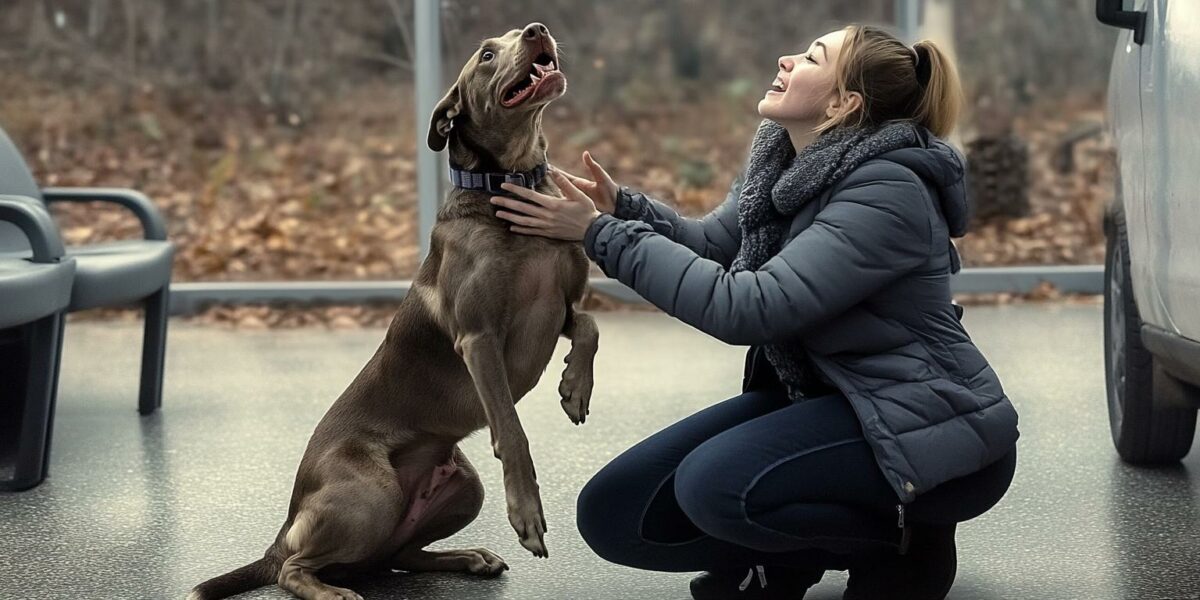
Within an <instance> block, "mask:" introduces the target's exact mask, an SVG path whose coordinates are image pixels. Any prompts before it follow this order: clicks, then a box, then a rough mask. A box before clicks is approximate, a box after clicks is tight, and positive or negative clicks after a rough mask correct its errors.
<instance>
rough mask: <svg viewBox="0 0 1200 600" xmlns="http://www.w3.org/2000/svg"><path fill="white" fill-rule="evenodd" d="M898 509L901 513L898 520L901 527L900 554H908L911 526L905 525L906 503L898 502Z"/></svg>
mask: <svg viewBox="0 0 1200 600" xmlns="http://www.w3.org/2000/svg"><path fill="white" fill-rule="evenodd" d="M896 510H897V511H898V512H899V513H900V518H899V519H898V520H897V521H896V526H897V527H899V528H900V554H908V539H909V528H908V527H905V526H904V505H903V504H897V505H896Z"/></svg>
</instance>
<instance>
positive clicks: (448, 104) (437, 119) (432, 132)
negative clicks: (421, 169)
mask: <svg viewBox="0 0 1200 600" xmlns="http://www.w3.org/2000/svg"><path fill="white" fill-rule="evenodd" d="M460 112H462V96H461V95H459V93H458V84H457V83H455V84H454V86H452V87H451V88H450V91H448V92H446V95H445V96H444V97H443V98H442V100H441V101H440V102H438V103H437V107H436V108H434V109H433V116H432V117H430V119H429V148H430V149H431V150H433V151H434V152H441V151H442V150H443V149H445V147H446V139H447V138H448V137H449V135H450V128H451V127H453V126H454V117H456V116H458V114H459V113H460Z"/></svg>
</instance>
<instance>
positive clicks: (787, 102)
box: [758, 30, 846, 125]
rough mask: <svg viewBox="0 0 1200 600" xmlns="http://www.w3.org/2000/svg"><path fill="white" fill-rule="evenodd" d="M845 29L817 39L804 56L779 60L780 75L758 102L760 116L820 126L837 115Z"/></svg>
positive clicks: (779, 120)
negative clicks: (838, 72)
mask: <svg viewBox="0 0 1200 600" xmlns="http://www.w3.org/2000/svg"><path fill="white" fill-rule="evenodd" d="M845 37H846V32H845V31H843V30H838V31H833V32H830V33H827V34H825V35H823V36H821V37H819V38H817V39H816V41H814V42H813V43H812V45H811V46H809V47H808V50H807V51H805V52H804V53H803V54H793V55H790V56H781V57H779V75H778V76H777V77H776V78H775V81H774V82H772V83H771V87H770V88H769V89H768V90H767V93H766V95H765V96H763V99H762V100H760V101H759V103H758V114H759V115H760V116H762V117H763V118H766V119H771V120H772V121H775V122H777V123H789V122H791V123H812V124H813V125H816V124H818V123H820V122H821V121H824V120H825V119H826V118H827V117H830V116H833V115H832V114H830V111H831V110H835V109H836V105H837V103H836V102H834V100H835V99H836V97H837V86H836V81H837V79H836V73H835V65H837V58H838V52H840V51H841V48H842V40H843V39H844V38H845Z"/></svg>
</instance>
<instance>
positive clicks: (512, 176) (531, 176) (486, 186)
mask: <svg viewBox="0 0 1200 600" xmlns="http://www.w3.org/2000/svg"><path fill="white" fill-rule="evenodd" d="M545 178H546V164H545V163H542V164H540V165H538V166H536V167H534V168H533V170H531V171H513V172H508V173H494V172H487V171H485V172H476V171H468V170H466V169H460V168H458V167H456V166H455V165H453V164H451V165H450V183H453V184H454V186H455V187H459V188H462V189H464V190H486V191H488V192H490V193H493V194H502V195H505V196H512V195H513V194H511V193H509V192H508V191H507V190H505V189H503V188H501V187H500V184H503V183H513V184H516V185H519V186H523V187H527V188H529V189H533V187H534V186H536V185H537V184H539V183H541V181H542V180H543V179H545Z"/></svg>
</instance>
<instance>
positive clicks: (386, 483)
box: [279, 461, 400, 600]
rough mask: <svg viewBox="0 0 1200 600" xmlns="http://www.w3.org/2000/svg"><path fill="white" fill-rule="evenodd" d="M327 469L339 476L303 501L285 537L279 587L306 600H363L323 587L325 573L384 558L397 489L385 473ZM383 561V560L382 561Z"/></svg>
mask: <svg viewBox="0 0 1200 600" xmlns="http://www.w3.org/2000/svg"><path fill="white" fill-rule="evenodd" d="M337 462H339V463H343V464H329V465H326V472H327V473H330V474H333V473H336V474H338V475H340V476H341V478H340V479H338V480H335V481H327V482H325V483H324V485H322V487H321V488H320V489H318V490H317V491H316V492H313V494H312V495H311V496H309V497H307V498H305V499H304V501H303V504H302V506H301V508H300V509H299V510H298V511H297V513H296V517H295V519H293V521H292V526H291V528H290V529H289V530H288V532H287V535H286V536H284V547H285V549H286V551H287V552H289V553H290V556H288V558H287V559H286V560H285V561H284V562H283V566H282V567H281V568H280V571H279V587H282V588H283V589H285V590H287V591H289V592H291V593H293V594H295V595H297V596H299V597H301V598H304V599H305V600H362V597H361V596H359V595H358V594H356V593H355V592H354V591H352V590H348V589H345V588H340V587H335V586H332V585H329V584H326V583H323V582H322V581H321V580H320V579H318V578H317V573H318V571H320V570H321V569H323V568H324V567H327V566H330V565H337V567H335V568H344V567H347V566H350V567H353V566H355V565H367V564H369V563H371V561H373V560H378V558H379V556H380V554H381V552H386V544H387V543H388V539H389V537H390V534H391V532H392V530H393V529H394V528H395V524H396V523H398V522H399V520H400V514H399V513H400V510H399V507H398V504H397V502H396V499H397V497H399V494H400V490H399V486H398V485H397V484H396V483H395V481H394V479H393V478H392V474H391V472H390V470H389V471H384V470H382V469H380V470H379V471H378V473H376V472H370V471H374V469H370V467H367V469H369V470H370V471H364V469H361V468H356V467H358V465H355V464H353V463H352V462H346V461H337ZM384 556H386V554H385V555H384Z"/></svg>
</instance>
